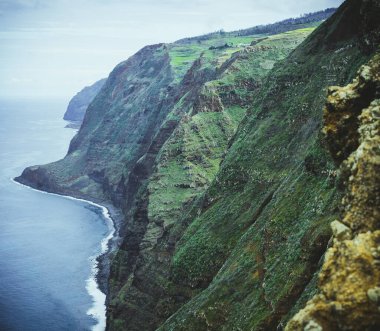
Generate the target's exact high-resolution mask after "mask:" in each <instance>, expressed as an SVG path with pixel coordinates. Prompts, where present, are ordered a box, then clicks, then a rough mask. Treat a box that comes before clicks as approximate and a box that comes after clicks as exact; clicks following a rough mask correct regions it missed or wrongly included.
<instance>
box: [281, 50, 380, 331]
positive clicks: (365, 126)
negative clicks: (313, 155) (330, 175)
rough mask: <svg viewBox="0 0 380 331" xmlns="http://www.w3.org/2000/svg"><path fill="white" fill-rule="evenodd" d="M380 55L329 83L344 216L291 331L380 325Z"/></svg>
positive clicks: (328, 112) (328, 121)
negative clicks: (347, 78)
mask: <svg viewBox="0 0 380 331" xmlns="http://www.w3.org/2000/svg"><path fill="white" fill-rule="evenodd" d="M379 98H380V55H379V54H377V55H376V56H375V57H374V58H373V59H372V60H371V61H370V62H369V63H368V65H365V66H363V67H362V68H361V69H360V71H359V73H358V76H357V78H356V79H355V80H354V82H353V83H352V84H349V85H347V86H346V87H343V88H339V87H331V88H330V89H329V96H328V99H327V104H326V107H325V110H324V132H325V135H326V139H327V142H328V147H329V150H330V152H331V154H332V156H333V158H334V160H335V161H336V162H337V163H338V164H340V169H339V172H340V181H341V182H342V184H343V185H344V187H345V195H344V198H343V200H342V210H343V215H342V217H341V221H337V220H335V221H334V222H333V223H332V224H331V226H332V230H333V243H332V247H330V248H329V249H328V250H327V252H326V255H325V258H324V263H323V266H322V269H321V272H320V274H319V276H318V294H316V295H315V296H314V297H313V298H312V299H311V300H310V301H309V302H308V303H307V305H306V307H305V308H304V309H302V310H301V311H300V312H299V313H297V315H295V317H294V318H293V319H292V320H291V321H290V322H289V324H288V325H287V328H286V330H287V331H291V330H300V331H302V330H325V331H333V330H378V329H379V328H380V312H379V304H380V287H379V286H380V268H379V265H380V261H379V258H380V231H379V229H380V175H379V174H380V150H379V146H380V99H379Z"/></svg>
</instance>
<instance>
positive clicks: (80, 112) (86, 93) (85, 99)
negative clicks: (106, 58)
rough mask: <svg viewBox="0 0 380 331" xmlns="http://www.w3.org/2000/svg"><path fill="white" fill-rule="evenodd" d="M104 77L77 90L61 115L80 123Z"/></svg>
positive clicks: (101, 85)
mask: <svg viewBox="0 0 380 331" xmlns="http://www.w3.org/2000/svg"><path fill="white" fill-rule="evenodd" d="M105 82H106V79H101V80H99V81H97V82H95V83H94V84H92V85H91V86H86V87H85V88H84V89H82V90H81V91H79V92H78V93H77V94H76V95H75V96H74V97H73V98H72V99H71V100H70V102H69V105H68V106H67V110H66V112H65V114H64V116H63V119H64V120H66V121H73V122H79V123H81V122H82V121H83V118H84V114H85V113H86V110H87V107H88V105H89V104H90V103H91V102H92V100H94V98H95V97H96V95H97V94H98V93H99V91H100V89H101V88H102V87H103V85H104V83H105Z"/></svg>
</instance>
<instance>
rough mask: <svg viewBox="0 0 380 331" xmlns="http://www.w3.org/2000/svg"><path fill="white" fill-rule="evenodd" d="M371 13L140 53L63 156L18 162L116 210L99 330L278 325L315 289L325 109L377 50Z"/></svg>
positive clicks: (326, 203)
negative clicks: (114, 247) (329, 94)
mask: <svg viewBox="0 0 380 331" xmlns="http://www.w3.org/2000/svg"><path fill="white" fill-rule="evenodd" d="M379 7H380V5H379V0H367V1H364V0H360V1H359V0H347V1H346V2H345V3H344V4H343V5H342V6H341V8H340V9H339V10H338V11H337V12H336V13H335V14H334V15H333V16H332V17H331V18H330V19H328V20H327V21H326V22H324V23H322V24H321V25H320V26H319V27H318V28H316V29H315V30H314V26H316V25H317V23H316V22H315V20H314V21H313V20H311V21H310V22H306V23H305V22H300V23H295V24H290V23H289V22H288V21H287V22H286V23H283V24H278V25H274V26H273V27H272V28H273V29H276V30H277V29H278V30H279V31H280V32H281V33H279V34H274V33H272V32H273V29H272V30H270V29H269V28H268V29H269V30H268V29H267V30H265V29H264V30H265V31H266V32H265V33H261V34H260V33H258V32H257V31H260V29H256V30H255V29H253V30H246V32H244V33H243V32H242V31H239V32H234V33H224V32H219V33H215V34H210V35H205V36H201V37H196V38H187V39H184V40H180V41H178V42H176V43H173V44H159V45H153V46H147V47H145V48H143V49H142V50H141V51H139V52H138V53H136V54H135V55H134V56H132V57H131V58H130V59H128V60H127V61H125V62H123V63H121V64H119V65H118V66H117V67H116V68H115V69H114V70H113V72H112V73H111V74H110V77H109V78H108V80H107V82H106V83H105V86H104V88H103V89H102V90H101V92H100V93H99V94H98V95H97V97H96V98H95V100H94V101H93V102H92V103H91V105H90V107H89V108H88V111H87V113H86V116H85V119H84V122H83V125H82V127H81V129H80V131H79V132H78V134H77V136H76V137H75V138H74V139H73V141H72V143H71V145H70V149H69V153H68V155H67V156H66V157H65V159H63V160H61V161H58V162H55V163H52V164H49V165H45V166H36V167H31V168H27V169H26V170H25V171H24V173H23V175H22V176H21V177H20V178H19V180H20V181H22V182H24V183H27V184H30V185H32V186H34V187H37V188H40V189H44V190H48V191H54V192H58V193H65V194H71V195H75V196H83V197H86V198H90V199H97V200H101V201H109V200H110V201H112V202H113V203H114V204H115V205H117V206H120V207H121V208H122V209H123V212H124V215H125V221H124V223H123V225H122V228H121V229H120V235H121V237H122V239H123V240H122V243H121V245H120V248H119V249H118V251H117V252H116V254H115V256H114V258H113V261H112V266H111V273H110V280H109V295H108V309H107V329H108V330H156V329H158V330H162V331H164V330H165V331H166V330H199V331H202V330H215V331H216V330H218V331H219V330H276V329H281V328H282V327H283V326H285V324H286V322H287V321H288V320H289V319H290V318H291V317H292V316H293V315H294V314H295V313H296V312H297V311H298V310H299V309H301V308H302V307H303V306H304V305H305V303H306V302H307V301H308V300H309V299H310V298H311V297H312V296H313V295H314V294H315V293H316V291H317V288H316V272H318V270H319V268H320V267H321V261H322V257H323V254H324V253H325V250H326V247H327V244H328V241H329V239H330V237H331V231H330V223H331V221H333V220H334V219H335V218H336V217H337V216H338V213H339V210H338V209H339V208H338V206H339V201H340V198H341V193H340V192H339V190H338V189H337V186H336V183H335V182H336V178H335V175H336V168H335V164H334V162H333V161H332V160H331V158H330V156H329V154H328V153H327V152H326V150H325V147H324V146H323V139H322V135H321V133H320V130H321V122H322V106H323V104H324V100H325V95H326V91H327V87H328V86H330V85H336V84H345V83H347V82H348V81H349V80H350V79H352V77H353V76H354V74H355V72H356V71H357V69H358V67H359V66H360V65H361V64H363V63H364V62H366V61H367V60H368V59H369V57H370V56H371V55H372V54H373V53H374V51H375V49H376V47H377V45H378V43H379V35H380V28H379V22H378V17H379ZM318 17H319V16H318ZM294 26H297V27H298V28H301V29H294ZM286 27H287V28H286ZM247 31H251V33H249V32H247ZM253 31H255V32H253ZM271 31H272V32H271ZM305 38H306V39H305Z"/></svg>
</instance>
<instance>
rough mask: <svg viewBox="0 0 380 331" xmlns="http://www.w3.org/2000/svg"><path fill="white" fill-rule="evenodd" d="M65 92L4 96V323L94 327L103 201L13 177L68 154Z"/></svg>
mask: <svg viewBox="0 0 380 331" xmlns="http://www.w3.org/2000/svg"><path fill="white" fill-rule="evenodd" d="M66 102H67V101H66V100H49V99H44V100H38V99H25V100H20V99H17V100H15V99H14V100H10V99H9V100H4V99H2V100H1V99H0V119H1V122H0V330H7V331H8V330H18V331H19V330H22V331H28V330H39V331H41V330H49V331H54V330H90V329H91V328H92V326H93V325H95V324H96V321H95V320H94V319H93V318H91V317H90V316H88V315H87V311H88V310H89V309H90V308H91V307H92V298H91V296H90V295H89V293H88V292H87V290H86V284H87V283H86V281H87V280H88V279H89V278H90V276H91V267H92V260H91V257H94V256H96V255H97V254H99V253H100V250H101V245H100V243H101V240H102V239H103V238H104V237H106V236H107V234H108V232H109V229H108V227H107V225H106V224H105V222H104V219H103V218H102V215H101V213H100V209H99V208H97V207H95V206H91V205H89V204H87V203H85V202H80V201H74V200H69V199H65V198H63V197H59V196H55V195H49V194H43V193H40V192H37V191H34V190H31V189H28V188H26V187H23V186H21V185H18V184H16V183H14V182H12V181H11V178H13V177H16V176H18V175H20V174H21V172H22V170H23V169H24V168H25V167H27V166H30V165H35V164H43V163H47V162H51V161H55V160H58V159H59V158H62V157H63V156H64V155H65V153H66V151H67V149H68V146H69V142H70V139H71V138H72V137H73V135H74V134H75V131H74V130H72V129H66V128H64V127H65V125H66V123H65V122H64V121H63V120H61V118H62V116H63V113H64V111H65V106H66Z"/></svg>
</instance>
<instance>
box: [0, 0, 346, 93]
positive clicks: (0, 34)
mask: <svg viewBox="0 0 380 331" xmlns="http://www.w3.org/2000/svg"><path fill="white" fill-rule="evenodd" d="M342 2H343V0H302V1H300V0H0V97H65V98H69V97H71V96H72V95H74V94H75V93H77V92H78V91H79V90H81V89H82V88H83V87H84V86H86V85H90V84H92V83H93V82H95V81H97V80H99V79H101V78H103V77H107V76H108V74H109V72H110V71H111V70H112V69H113V68H114V67H115V66H116V65H117V64H118V63H119V62H121V61H124V60H126V59H127V58H128V57H129V56H131V55H133V54H134V53H135V52H137V51H138V50H139V49H140V48H141V47H143V46H145V45H148V44H155V43H159V42H173V41H175V40H178V39H181V38H184V37H191V36H196V35H200V34H204V33H208V32H213V31H217V30H220V29H224V30H225V31H232V30H237V29H242V28H248V27H252V26H255V25H259V24H267V23H273V22H276V21H279V20H282V19H285V18H289V17H298V16H299V15H301V14H304V13H308V12H313V11H317V10H322V9H326V8H329V7H338V6H339V5H340V4H341V3H342Z"/></svg>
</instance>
